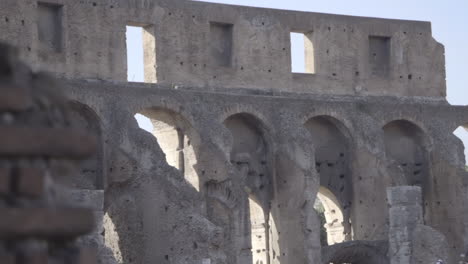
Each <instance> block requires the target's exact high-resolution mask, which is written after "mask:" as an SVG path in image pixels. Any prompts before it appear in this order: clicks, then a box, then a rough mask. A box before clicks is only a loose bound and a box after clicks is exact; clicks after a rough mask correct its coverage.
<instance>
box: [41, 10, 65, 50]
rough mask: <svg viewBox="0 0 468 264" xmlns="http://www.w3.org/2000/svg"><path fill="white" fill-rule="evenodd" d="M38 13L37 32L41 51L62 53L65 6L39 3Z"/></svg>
mask: <svg viewBox="0 0 468 264" xmlns="http://www.w3.org/2000/svg"><path fill="white" fill-rule="evenodd" d="M37 12H38V17H37V32H38V38H39V43H40V47H41V49H42V50H44V51H49V52H56V53H59V52H62V49H63V29H62V16H63V14H62V13H63V6H62V5H57V4H51V3H43V2H38V3H37Z"/></svg>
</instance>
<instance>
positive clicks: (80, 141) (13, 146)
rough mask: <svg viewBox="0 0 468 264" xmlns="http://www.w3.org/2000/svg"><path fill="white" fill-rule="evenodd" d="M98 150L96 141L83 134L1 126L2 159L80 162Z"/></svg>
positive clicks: (58, 129) (74, 131) (80, 132)
mask: <svg viewBox="0 0 468 264" xmlns="http://www.w3.org/2000/svg"><path fill="white" fill-rule="evenodd" d="M31 129H33V130H31ZM31 131H34V133H31ZM95 149H96V139H95V138H94V137H92V136H90V135H88V134H87V133H85V132H84V131H77V130H75V129H68V128H45V127H35V128H29V127H19V126H16V127H11V126H0V155H8V156H31V155H33V156H49V157H55V158H71V159H80V158H85V157H87V156H88V155H90V154H92V153H93V152H94V150H95Z"/></svg>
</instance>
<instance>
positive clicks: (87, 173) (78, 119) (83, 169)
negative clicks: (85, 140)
mask: <svg viewBox="0 0 468 264" xmlns="http://www.w3.org/2000/svg"><path fill="white" fill-rule="evenodd" d="M69 106H70V111H69V112H68V115H69V119H70V120H73V123H72V126H74V127H77V128H79V129H85V130H87V131H91V133H92V134H93V135H96V137H97V139H98V148H97V151H96V153H94V154H93V155H92V156H91V157H89V158H87V159H86V160H83V161H81V162H80V163H79V175H77V177H72V178H71V179H70V180H71V182H70V184H71V186H72V187H73V188H78V189H88V190H96V189H104V188H105V185H106V181H105V178H104V172H103V166H104V164H103V161H104V159H103V155H104V154H103V148H102V135H101V128H100V121H99V117H98V116H97V114H96V113H95V112H94V111H93V110H92V109H91V108H89V107H88V106H86V105H83V104H81V103H78V102H71V103H70V105H69Z"/></svg>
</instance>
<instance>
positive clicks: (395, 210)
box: [387, 186, 423, 264]
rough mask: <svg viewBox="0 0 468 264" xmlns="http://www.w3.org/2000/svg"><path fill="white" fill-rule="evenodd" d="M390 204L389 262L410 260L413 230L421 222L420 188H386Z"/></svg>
mask: <svg viewBox="0 0 468 264" xmlns="http://www.w3.org/2000/svg"><path fill="white" fill-rule="evenodd" d="M387 198H388V203H389V206H390V210H389V220H390V230H389V255H390V260H391V264H410V263H411V261H412V255H413V252H412V249H413V245H412V244H413V242H412V240H413V231H414V230H415V228H416V227H417V226H418V225H420V224H422V223H423V210H422V207H421V203H422V196H421V188H420V187H416V186H399V187H390V188H387Z"/></svg>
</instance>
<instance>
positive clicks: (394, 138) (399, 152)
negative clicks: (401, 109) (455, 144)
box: [383, 120, 429, 193]
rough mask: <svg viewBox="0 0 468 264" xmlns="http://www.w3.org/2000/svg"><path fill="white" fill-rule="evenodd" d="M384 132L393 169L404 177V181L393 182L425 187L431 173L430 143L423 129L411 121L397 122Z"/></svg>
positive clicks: (388, 126)
mask: <svg viewBox="0 0 468 264" xmlns="http://www.w3.org/2000/svg"><path fill="white" fill-rule="evenodd" d="M383 130H384V140H385V151H386V154H387V158H388V159H390V162H391V163H392V167H393V168H395V169H396V171H398V172H399V173H402V174H403V176H404V179H393V180H394V181H396V182H398V184H401V185H404V184H407V185H417V186H421V187H424V185H425V183H426V181H427V180H428V173H429V172H428V153H427V150H426V145H427V144H428V142H427V138H426V135H425V134H424V132H423V131H422V129H421V128H419V127H418V126H416V125H415V124H413V123H411V122H409V121H406V120H396V121H393V122H390V123H388V124H387V125H385V126H384V128H383ZM398 175H399V174H397V175H394V176H395V177H398ZM401 181H403V182H401ZM423 193H424V189H423Z"/></svg>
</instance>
